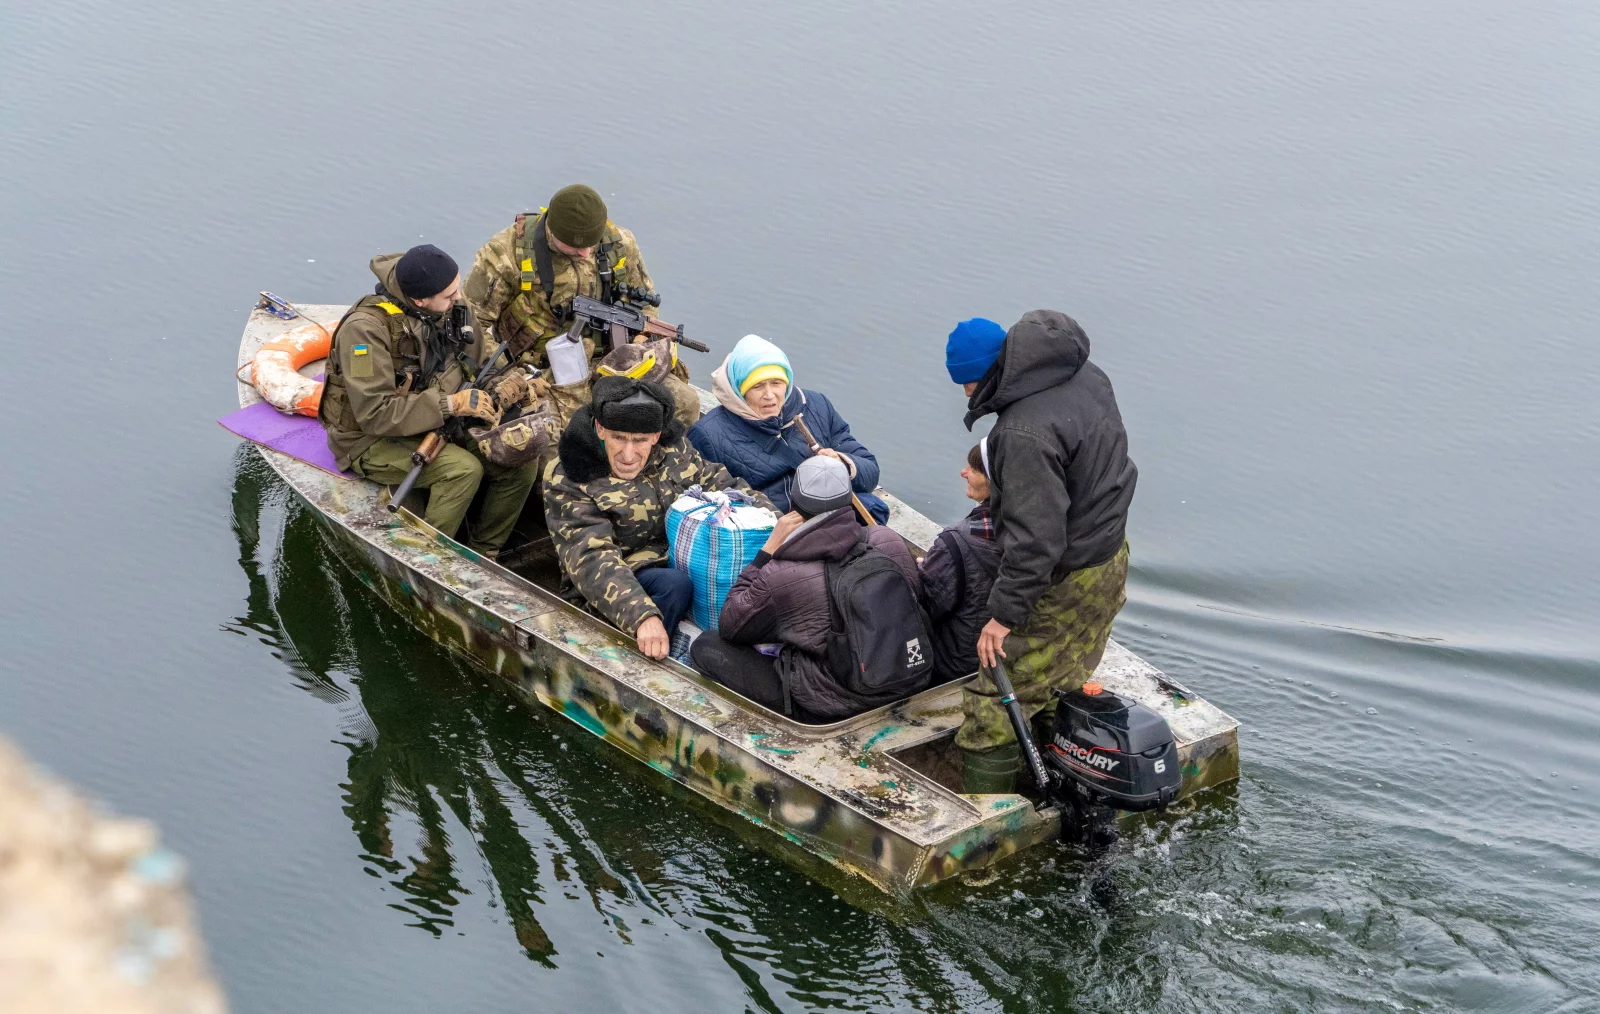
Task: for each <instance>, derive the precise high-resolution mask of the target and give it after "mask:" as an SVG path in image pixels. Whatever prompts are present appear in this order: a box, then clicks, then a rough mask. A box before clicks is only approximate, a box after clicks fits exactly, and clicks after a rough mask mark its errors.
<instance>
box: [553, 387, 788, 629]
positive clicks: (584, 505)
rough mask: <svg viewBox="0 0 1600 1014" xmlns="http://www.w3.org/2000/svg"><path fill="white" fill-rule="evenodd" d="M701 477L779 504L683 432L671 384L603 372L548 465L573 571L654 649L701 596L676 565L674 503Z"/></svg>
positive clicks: (600, 606) (621, 625)
mask: <svg viewBox="0 0 1600 1014" xmlns="http://www.w3.org/2000/svg"><path fill="white" fill-rule="evenodd" d="M695 485H699V486H703V487H705V488H706V489H730V488H737V489H740V490H742V491H744V492H746V493H749V494H750V495H751V496H753V497H754V498H755V500H756V502H757V503H759V504H760V505H761V506H763V507H767V508H770V507H771V506H772V505H771V503H770V502H769V501H768V500H767V499H766V498H765V497H763V496H762V495H761V494H759V493H754V492H752V491H751V490H750V487H749V486H747V485H745V484H744V483H743V482H741V481H738V480H736V479H734V478H733V476H731V475H729V474H728V471H727V469H725V468H723V467H722V466H721V465H718V464H712V463H708V462H707V461H705V460H704V459H703V458H701V457H700V455H699V454H698V453H697V452H696V451H695V450H694V448H693V447H691V446H690V445H689V444H688V442H687V441H685V440H684V439H683V426H682V424H681V423H680V422H679V420H678V419H677V418H675V417H674V415H673V399H672V395H671V394H670V393H669V392H668V391H667V390H666V389H665V388H664V387H663V386H662V385H660V384H656V383H651V382H649V381H640V380H633V379H631V378H628V377H614V376H613V377H604V376H603V377H601V378H599V379H598V380H596V381H595V383H594V400H593V402H592V403H591V404H589V405H585V406H583V407H582V408H580V409H579V410H578V411H577V413H576V414H574V415H573V417H572V421H571V422H570V423H568V424H567V428H566V430H565V431H564V432H563V433H562V435H561V442H560V446H559V453H558V455H557V457H556V458H555V460H553V461H551V462H550V464H549V466H548V467H547V468H546V470H545V477H544V509H545V518H546V520H547V522H548V523H549V525H550V533H551V535H552V536H553V537H554V541H555V548H556V553H557V556H558V557H559V558H560V561H561V569H562V571H563V572H564V573H565V575H566V577H567V580H568V581H570V582H571V584H572V586H573V587H574V589H575V590H576V591H577V592H578V593H579V594H580V595H582V596H583V598H584V600H585V601H586V602H587V603H588V604H589V608H590V609H592V610H593V611H595V612H596V613H598V614H599V615H600V616H602V617H604V618H605V619H606V620H607V621H608V622H610V623H611V624H612V625H613V626H615V627H617V628H618V629H620V630H623V631H626V632H627V633H630V634H632V635H634V636H635V637H636V638H638V641H639V649H640V651H642V652H643V653H644V654H646V655H649V656H650V657H651V658H662V657H664V656H665V655H666V654H667V653H668V651H669V650H670V649H671V648H672V647H673V646H672V645H671V638H672V635H673V634H674V633H675V632H676V627H677V624H678V621H679V620H680V619H681V618H682V617H683V616H684V615H686V614H687V612H688V608H689V604H690V602H691V600H692V596H693V591H694V585H693V583H692V582H691V581H690V580H689V575H688V574H686V573H684V572H683V571H681V570H676V569H674V568H673V567H672V566H671V563H672V556H671V552H670V547H669V546H668V544H667V508H668V507H670V506H671V505H672V502H673V501H674V500H676V499H677V498H678V495H679V494H681V493H682V492H683V491H684V490H686V489H688V488H689V487H690V486H695ZM663 564H665V566H663ZM679 650H680V651H681V650H682V649H681V648H680V649H679Z"/></svg>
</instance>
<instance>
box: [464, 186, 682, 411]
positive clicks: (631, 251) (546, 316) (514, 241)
mask: <svg viewBox="0 0 1600 1014" xmlns="http://www.w3.org/2000/svg"><path fill="white" fill-rule="evenodd" d="M603 266H604V267H609V270H610V273H611V279H612V280H611V283H610V286H611V292H610V293H607V292H605V291H604V290H605V283H604V279H603V277H602V276H603V273H604V272H603V270H602V268H603ZM635 291H637V292H639V293H653V292H654V291H655V283H653V282H652V281H651V280H650V274H649V272H647V271H646V270H645V267H644V258H643V256H641V255H640V253H639V244H638V242H637V241H636V240H635V239H634V238H633V233H631V232H629V231H628V230H627V229H624V228H622V227H621V226H619V225H617V224H616V223H614V222H612V221H611V220H610V219H609V218H608V217H607V212H606V206H605V202H604V201H603V200H601V198H600V195H599V194H598V193H596V192H595V191H594V189H593V188H591V187H586V186H584V185H582V184H573V185H572V186H567V187H562V188H561V189H560V190H558V191H556V194H555V196H554V197H552V198H550V206H549V207H548V208H543V209H540V211H539V213H538V214H522V215H518V216H517V218H516V221H514V222H513V223H512V224H511V225H510V226H508V227H507V228H505V229H502V230H501V231H500V232H497V233H495V235H494V236H493V237H491V238H490V240H489V242H487V243H485V244H484V245H483V248H482V249H481V250H479V251H478V256H477V259H476V260H474V261H473V264H472V271H471V273H470V274H468V276H467V281H466V286H465V289H464V292H465V295H466V298H467V303H468V304H469V305H470V306H471V307H472V310H473V312H474V313H476V314H477V316H478V320H479V321H481V322H482V323H483V324H484V325H485V326H487V327H490V328H492V329H493V333H494V337H495V339H496V340H497V341H502V342H504V341H509V342H510V343H511V347H512V348H513V349H514V350H516V351H517V353H518V354H519V355H520V356H521V357H522V359H523V361H524V362H526V363H528V364H530V365H533V366H537V367H539V368H540V369H544V368H545V367H546V366H548V362H547V360H546V356H545V351H544V349H545V346H546V345H548V344H549V343H550V340H551V339H552V338H555V337H557V336H558V335H561V334H564V333H565V332H566V331H567V329H568V327H570V325H571V322H572V317H571V314H572V299H573V297H574V296H587V297H589V298H590V299H601V300H604V299H606V298H607V296H608V295H609V296H610V297H611V298H621V297H623V296H626V295H629V294H630V293H632V292H635ZM640 305H641V309H642V310H643V312H644V313H645V315H646V316H649V317H655V316H657V314H656V309H655V307H653V306H650V305H649V304H640ZM584 344H585V346H586V347H587V349H588V352H589V354H590V358H591V360H593V359H596V358H598V356H597V354H596V353H597V351H598V352H601V353H603V351H604V350H603V349H601V350H597V349H595V347H594V343H593V342H592V341H591V340H590V339H588V338H585V339H584ZM688 381H689V371H688V369H687V368H686V367H684V366H683V365H682V364H678V363H674V364H673V370H672V376H671V377H670V378H669V379H668V380H667V382H666V386H667V387H668V389H670V390H671V391H672V394H673V398H674V399H675V407H676V411H677V413H678V415H679V418H681V419H682V420H683V423H684V426H685V427H688V426H692V425H694V423H695V420H697V419H699V418H700V399H699V397H698V396H697V395H695V393H694V391H693V389H692V388H690V387H689V383H688ZM553 397H554V401H555V409H556V412H557V416H558V418H559V419H560V420H561V421H562V422H563V423H565V421H566V420H567V419H568V418H570V416H571V413H572V412H573V411H574V410H576V408H577V407H578V406H579V405H581V404H584V403H585V402H587V401H588V399H589V385H588V382H587V381H585V382H584V383H582V384H581V385H579V384H570V385H567V386H566V387H563V388H556V389H555V391H554V392H553Z"/></svg>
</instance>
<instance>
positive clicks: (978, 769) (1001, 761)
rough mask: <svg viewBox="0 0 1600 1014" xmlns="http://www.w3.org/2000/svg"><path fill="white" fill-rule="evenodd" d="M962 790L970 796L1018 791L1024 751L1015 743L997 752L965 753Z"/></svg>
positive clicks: (963, 752)
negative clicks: (972, 794)
mask: <svg viewBox="0 0 1600 1014" xmlns="http://www.w3.org/2000/svg"><path fill="white" fill-rule="evenodd" d="M961 756H962V766H961V791H962V792H967V793H984V792H1015V791H1016V790H1017V771H1018V769H1020V768H1021V767H1022V748H1021V747H1019V746H1018V745H1017V741H1016V740H1012V741H1011V742H1009V743H1007V744H1006V745H1004V746H997V747H995V748H994V749H993V750H963V751H961Z"/></svg>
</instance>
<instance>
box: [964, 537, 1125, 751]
mask: <svg viewBox="0 0 1600 1014" xmlns="http://www.w3.org/2000/svg"><path fill="white" fill-rule="evenodd" d="M1127 584H1128V544H1127V543H1126V542H1124V543H1123V544H1122V548H1121V549H1119V550H1117V555H1116V556H1113V557H1112V558H1111V559H1109V560H1107V561H1106V562H1105V563H1102V564H1100V565H1098V566H1095V567H1085V568H1083V569H1082V570H1075V571H1073V572H1072V573H1070V574H1068V575H1067V576H1066V578H1065V579H1064V580H1062V582H1061V583H1060V584H1056V585H1052V586H1051V587H1050V588H1049V589H1047V590H1046V591H1045V593H1044V594H1043V595H1041V596H1040V597H1039V601H1038V602H1037V603H1035V604H1034V607H1033V611H1032V612H1031V613H1029V614H1028V618H1027V619H1026V620H1024V621H1023V623H1022V626H1020V627H1017V628H1016V629H1014V630H1012V631H1011V634H1010V636H1008V637H1007V638H1006V640H1005V652H1006V659H1005V661H1006V672H1007V673H1008V674H1009V675H1010V677H1011V686H1012V689H1014V690H1015V691H1016V693H1017V702H1018V703H1019V704H1021V705H1022V712H1023V714H1025V715H1027V716H1028V717H1029V718H1030V719H1031V718H1033V717H1034V716H1036V715H1039V714H1041V713H1046V712H1048V713H1054V711H1055V703H1056V698H1055V695H1054V694H1053V693H1052V691H1055V690H1076V689H1078V688H1079V687H1081V686H1083V685H1084V684H1085V683H1087V682H1088V681H1089V677H1090V676H1092V675H1093V674H1094V670H1095V667H1096V666H1098V665H1099V664H1100V659H1101V658H1102V657H1103V656H1104V655H1105V653H1106V642H1107V641H1109V640H1110V639H1111V621H1112V620H1114V619H1116V618H1117V613H1118V612H1120V611H1121V610H1122V604H1123V603H1124V602H1126V601H1127V594H1126V589H1127ZM961 708H962V711H963V712H964V714H965V719H964V721H962V723H961V728H960V729H959V730H958V731H957V732H956V746H958V747H960V748H961V749H963V750H971V751H984V750H993V749H996V748H997V747H1001V746H1005V745H1007V744H1008V743H1014V742H1016V739H1017V735H1016V732H1015V731H1014V730H1013V729H1012V728H1011V718H1010V716H1008V715H1007V714H1006V709H1005V708H1004V707H1003V706H1001V704H1000V692H999V691H998V690H996V689H995V686H994V681H993V680H992V679H991V678H990V676H989V671H988V670H987V669H983V670H980V671H979V674H978V678H977V679H975V680H973V681H972V682H971V683H969V684H968V685H967V686H966V688H965V691H964V692H963V693H962V695H961Z"/></svg>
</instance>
